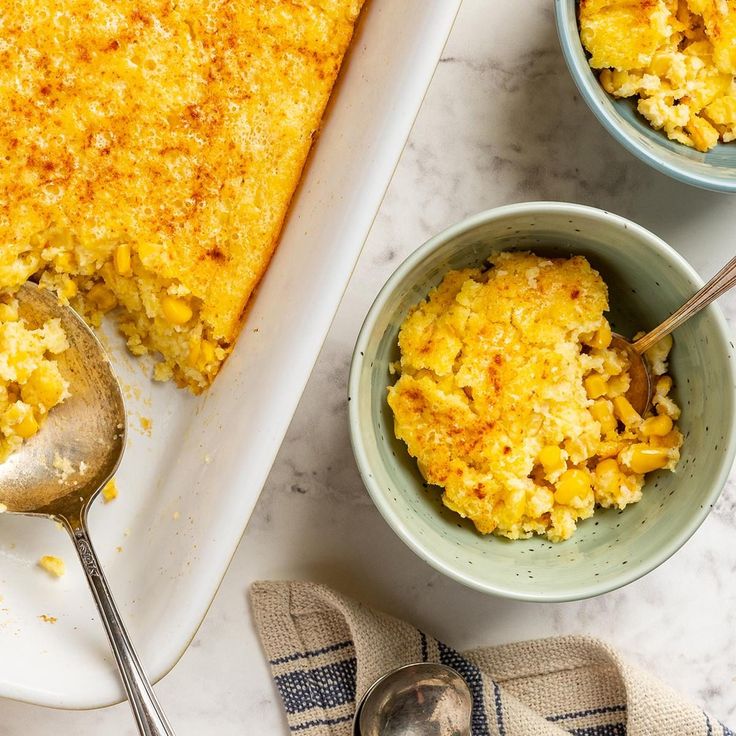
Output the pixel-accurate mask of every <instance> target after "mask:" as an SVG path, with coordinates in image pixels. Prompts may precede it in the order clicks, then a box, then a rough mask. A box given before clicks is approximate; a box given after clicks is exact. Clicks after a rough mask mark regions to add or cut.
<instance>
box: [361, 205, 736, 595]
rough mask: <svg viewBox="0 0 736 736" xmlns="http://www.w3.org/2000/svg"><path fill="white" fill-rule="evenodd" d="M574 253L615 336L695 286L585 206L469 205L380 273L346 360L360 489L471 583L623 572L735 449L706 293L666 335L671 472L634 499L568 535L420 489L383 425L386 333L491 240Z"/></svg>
mask: <svg viewBox="0 0 736 736" xmlns="http://www.w3.org/2000/svg"><path fill="white" fill-rule="evenodd" d="M519 249H521V250H531V251H533V252H535V253H539V254H548V255H570V254H581V255H584V256H586V257H587V258H588V260H589V261H590V262H591V263H592V265H593V266H594V267H595V268H596V269H597V270H598V271H599V272H600V273H601V275H602V276H603V278H604V280H605V281H606V283H607V284H608V287H609V292H610V302H611V313H610V314H609V319H610V321H611V323H612V325H613V327H614V329H615V330H616V331H618V332H620V333H622V334H624V335H630V334H633V333H634V332H635V331H636V330H638V329H647V328H650V327H653V326H655V325H656V324H657V323H659V322H660V321H661V320H662V319H664V318H665V317H666V316H668V315H669V314H670V313H671V312H673V311H674V310H675V308H676V307H678V306H679V305H680V304H682V303H683V302H684V301H685V300H686V299H687V298H688V297H689V296H690V295H691V294H692V293H693V292H694V291H695V290H696V289H697V288H698V287H699V286H700V285H701V281H700V279H699V278H698V276H697V274H696V273H695V272H694V271H693V269H692V268H691V267H690V266H689V265H688V264H687V263H686V262H685V260H684V259H683V258H682V257H681V256H679V255H678V254H677V253H676V252H675V251H674V250H673V249H672V248H670V247H669V246H668V245H667V244H665V243H664V242H663V241H662V240H660V239H659V238H657V237H656V236H655V235H653V234H652V233H650V232H648V231H647V230H645V229H644V228H642V227H639V226H638V225H636V224H634V223H632V222H629V221H627V220H625V219H623V218H621V217H618V216H616V215H612V214H609V213H607V212H602V211H600V210H596V209H593V208H590V207H583V206H579V205H570V204H562V203H554V202H547V203H528V204H521V205H513V206H509V207H501V208H499V209H495V210H490V211H488V212H483V213H481V214H479V215H476V216H474V217H471V218H469V219H467V220H465V221H463V222H461V223H459V224H458V225H455V226H454V227H451V228H449V229H448V230H446V231H445V232H443V233H440V234H439V235H437V236H436V237H434V238H432V239H431V240H430V241H428V242H427V243H425V244H424V245H423V246H421V247H420V248H419V249H418V250H417V251H415V252H414V253H413V254H412V255H411V256H409V258H408V259H407V260H406V261H404V263H402V264H401V265H400V266H399V268H398V269H397V270H396V272H395V273H394V274H393V276H391V278H390V279H389V280H388V282H387V283H386V285H385V286H384V287H383V289H382V291H381V292H380V294H379V295H378V297H377V299H376V301H375V302H374V304H373V306H372V307H371V309H370V312H369V313H368V316H367V318H366V321H365V323H364V325H363V328H362V330H361V333H360V336H359V338H358V341H357V345H356V348H355V354H354V356H353V363H352V366H351V372H350V382H349V393H350V399H351V401H350V431H351V438H352V442H353V449H354V451H355V457H356V459H357V463H358V467H359V469H360V472H361V475H362V477H363V480H364V482H365V484H366V487H367V489H368V491H369V493H370V494H371V496H372V498H373V500H374V502H375V503H376V506H377V507H378V509H379V510H380V512H381V513H382V514H383V516H384V518H385V519H386V520H387V521H388V523H389V524H390V525H391V527H392V528H393V529H394V531H395V532H396V533H397V534H398V535H399V536H400V537H401V538H402V539H403V540H404V541H405V542H406V543H407V544H408V545H409V547H411V548H412V549H413V550H414V551H415V552H416V553H417V554H418V555H419V556H420V557H422V558H424V559H425V560H426V561H427V562H428V563H429V564H431V565H433V566H434V567H435V568H437V569H438V570H440V571H441V572H443V573H445V574H447V575H449V576H450V577H453V578H455V579H456V580H459V581H460V582H462V583H465V584H466V585H469V586H471V587H473V588H477V589H478V590H481V591H485V592H488V593H495V594H498V595H502V596H508V597H512V598H519V599H525V600H545V601H561V600H574V599H579V598H585V597H589V596H593V595H597V594H599V593H603V592H606V591H609V590H612V589H614V588H617V587H620V586H622V585H625V584H626V583H629V582H631V581H633V580H636V579H637V578H638V577H640V576H642V575H644V574H645V573H647V572H649V571H650V570H652V569H654V568H655V567H657V565H659V564H661V563H662V562H663V561H664V560H666V559H667V558H668V557H669V556H670V555H672V554H673V553H674V552H675V551H676V550H677V549H678V548H679V547H680V546H681V545H682V544H684V543H685V541H686V540H687V539H688V538H689V537H690V536H691V535H692V534H693V533H694V532H695V530H696V529H697V528H698V527H699V526H700V524H701V523H702V522H703V520H704V519H705V517H706V516H707V515H708V513H709V512H710V510H711V508H712V507H713V504H714V503H715V501H716V499H717V498H718V495H719V494H720V492H721V489H722V488H723V486H724V485H725V482H726V479H727V477H728V473H729V470H730V468H731V465H732V463H733V458H734V452H735V451H736V420H735V418H734V417H735V416H736V412H735V411H734V409H735V407H734V403H735V402H734V384H735V382H736V377H735V373H734V358H733V353H732V348H731V346H730V344H729V337H728V330H727V326H726V322H725V319H724V318H723V315H722V314H721V312H720V310H719V309H718V307H717V306H715V305H712V306H711V307H709V308H708V309H706V310H705V311H704V312H701V313H700V315H698V316H697V317H695V318H693V319H692V320H690V321H689V322H688V323H687V324H685V325H684V326H683V327H681V328H680V329H679V330H678V331H677V333H676V334H675V347H674V349H673V352H672V355H671V361H670V371H671V374H672V376H673V378H674V380H675V386H676V388H675V393H674V397H675V399H676V400H677V401H678V403H679V404H680V406H681V407H682V417H681V420H680V428H681V429H682V431H683V432H684V434H685V443H684V445H683V448H682V457H681V460H680V463H679V465H678V468H677V472H676V473H668V472H659V473H655V474H652V475H651V476H649V479H648V481H647V483H646V486H645V489H644V498H643V499H642V500H641V501H640V502H639V503H637V504H635V505H633V506H630V507H628V508H627V509H625V510H624V511H623V512H619V511H617V510H600V509H599V510H597V511H596V513H595V515H594V517H593V518H591V519H588V520H586V521H584V522H582V523H581V524H580V525H579V528H578V531H577V532H576V533H575V535H574V536H573V537H572V539H570V540H568V541H566V542H562V543H559V544H552V543H550V542H548V541H547V540H546V539H543V538H539V537H536V538H532V539H527V540H518V541H513V542H512V541H509V540H506V539H503V538H500V537H496V536H492V535H489V536H482V535H480V534H479V533H477V532H476V531H475V529H474V527H473V525H472V524H471V523H469V522H468V521H466V520H463V519H462V518H461V517H460V516H458V515H457V514H455V513H453V512H452V511H450V510H449V509H447V508H445V507H444V506H443V505H442V502H441V499H440V496H441V490H440V489H438V488H436V487H432V486H429V487H425V484H424V482H423V479H422V477H421V475H420V474H419V472H418V470H417V466H416V462H415V461H414V460H413V459H412V458H411V457H410V456H409V454H408V452H407V450H406V447H405V445H404V444H403V443H401V442H400V441H398V440H396V439H395V438H394V434H393V417H392V415H391V411H390V409H389V407H388V404H387V401H386V388H387V386H388V385H389V384H391V383H392V382H393V381H394V380H395V377H393V376H392V375H391V373H390V371H389V365H390V363H392V362H393V361H396V360H397V359H398V348H397V336H398V330H399V326H400V324H401V322H402V321H403V319H404V318H405V316H406V314H407V312H408V311H409V310H410V309H411V307H412V306H414V305H415V304H417V303H418V302H419V301H421V300H422V299H424V298H425V297H426V295H427V292H428V291H429V290H430V289H431V288H432V287H433V286H435V285H436V284H437V283H439V281H441V279H442V277H443V276H444V274H445V273H446V272H447V271H448V270H451V269H456V268H464V267H469V266H478V265H479V264H482V263H483V261H484V260H485V259H486V258H487V257H488V256H489V254H490V253H492V252H496V251H499V250H519Z"/></svg>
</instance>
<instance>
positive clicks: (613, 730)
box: [570, 723, 626, 736]
mask: <svg viewBox="0 0 736 736" xmlns="http://www.w3.org/2000/svg"><path fill="white" fill-rule="evenodd" d="M570 734H571V736H626V724H625V723H608V724H606V725H605V726H590V727H589V728H573V729H572V731H570Z"/></svg>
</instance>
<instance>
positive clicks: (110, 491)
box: [102, 478, 118, 503]
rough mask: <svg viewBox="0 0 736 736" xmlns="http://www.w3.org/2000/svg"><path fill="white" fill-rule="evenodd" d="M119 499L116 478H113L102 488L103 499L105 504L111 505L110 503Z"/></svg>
mask: <svg viewBox="0 0 736 736" xmlns="http://www.w3.org/2000/svg"><path fill="white" fill-rule="evenodd" d="M117 497H118V485H117V483H116V482H115V478H111V479H110V480H109V481H108V482H107V483H105V485H104V487H103V488H102V498H103V499H104V501H105V503H110V501H114V500H115V499H116V498H117Z"/></svg>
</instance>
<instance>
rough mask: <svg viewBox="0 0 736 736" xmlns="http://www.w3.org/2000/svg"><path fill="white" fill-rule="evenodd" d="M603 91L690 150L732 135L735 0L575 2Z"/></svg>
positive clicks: (735, 122) (735, 126)
mask: <svg viewBox="0 0 736 736" xmlns="http://www.w3.org/2000/svg"><path fill="white" fill-rule="evenodd" d="M579 8H580V36H581V39H582V42H583V45H584V46H585V48H586V49H587V50H588V52H589V54H590V65H591V67H593V68H594V69H601V70H602V71H601V72H600V81H601V84H602V85H603V87H604V89H605V90H606V91H607V92H608V93H610V94H612V95H614V96H615V97H638V101H637V109H638V111H639V112H640V113H641V114H642V115H643V116H644V117H645V118H646V119H647V120H648V121H649V123H650V124H651V125H652V127H654V128H656V129H657V130H659V129H661V130H664V132H665V133H666V134H667V136H668V137H669V138H671V139H672V140H674V141H678V142H680V143H684V144H685V145H686V146H691V147H693V148H696V149H697V150H698V151H708V150H710V149H711V148H713V147H714V146H715V145H716V144H717V143H718V142H719V141H732V140H734V138H736V81H735V78H734V75H736V0H580V6H579Z"/></svg>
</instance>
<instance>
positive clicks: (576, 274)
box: [388, 252, 683, 542]
mask: <svg viewBox="0 0 736 736" xmlns="http://www.w3.org/2000/svg"><path fill="white" fill-rule="evenodd" d="M489 263H490V266H491V268H490V269H489V270H481V269H466V270H459V271H451V272H450V273H448V274H447V275H446V276H445V278H444V279H443V281H442V282H441V283H440V285H439V286H437V287H436V288H435V289H433V290H432V291H431V292H430V294H429V296H428V297H427V299H426V300H425V301H423V302H422V303H420V304H418V305H417V306H416V307H415V308H414V309H413V310H412V311H411V312H410V314H409V315H408V316H407V317H406V319H405V321H404V322H403V324H402V325H401V329H400V332H399V349H400V356H401V357H400V361H399V363H398V364H397V365H396V366H394V370H396V371H398V372H399V373H400V376H399V378H398V380H397V381H396V383H395V384H394V385H393V386H390V387H389V389H388V403H389V405H390V407H391V409H392V411H393V414H394V421H395V433H396V437H397V438H398V439H400V440H403V441H404V442H405V443H406V445H407V447H408V450H409V453H410V454H411V455H412V456H413V457H415V458H416V460H417V463H418V466H419V469H420V471H421V473H422V475H423V476H424V478H425V479H426V481H427V482H428V483H430V484H434V485H437V486H441V487H442V488H443V491H444V492H443V496H442V498H443V502H444V503H445V505H446V506H447V507H449V508H450V509H452V510H453V511H456V512H457V513H459V514H460V515H461V516H464V517H467V518H469V519H470V520H472V521H473V523H474V524H475V526H476V527H477V529H478V530H479V531H480V532H482V533H484V534H487V533H491V532H493V533H496V534H499V535H502V536H505V537H509V538H511V539H519V538H524V537H529V536H531V535H532V534H541V535H546V536H547V537H548V538H549V539H550V540H552V541H555V542H557V541H561V540H565V539H568V538H569V537H570V536H571V535H572V533H573V532H574V531H575V528H576V524H577V523H578V521H580V520H582V519H586V518H588V517H590V516H592V514H593V512H594V509H595V507H596V506H603V507H617V508H619V509H623V508H625V507H626V506H627V505H628V504H630V503H635V502H636V501H638V500H640V499H641V496H642V486H643V484H644V476H645V474H646V473H649V472H651V471H653V470H657V469H662V468H664V469H668V470H673V469H674V468H675V465H676V464H677V461H678V460H679V456H680V452H679V448H680V446H681V445H682V441H683V437H682V434H681V433H680V431H679V430H678V429H677V427H676V426H675V422H676V420H677V419H678V418H679V415H680V410H679V408H678V407H677V405H676V404H675V403H674V401H673V400H672V399H671V398H670V396H669V392H670V389H671V387H672V380H671V378H670V377H669V376H668V375H667V374H666V371H667V355H668V353H669V350H670V347H671V344H672V342H671V339H669V338H666V339H665V340H663V341H662V342H660V343H659V344H658V345H656V346H654V348H652V350H651V352H650V353H649V354H648V356H647V358H648V360H649V363H650V366H651V369H652V371H653V373H654V375H656V376H657V379H656V392H655V396H654V401H653V407H654V409H653V411H651V412H650V413H649V414H648V415H647V416H644V417H642V416H640V415H639V414H638V413H637V412H636V411H635V410H634V408H633V407H632V406H631V404H630V403H629V401H628V400H627V399H626V397H625V395H624V394H625V393H626V391H627V389H628V387H629V376H628V369H629V365H628V359H627V357H626V355H625V353H623V352H619V351H616V350H613V349H611V348H610V347H609V346H610V344H611V327H610V324H609V323H608V321H607V320H606V318H605V316H604V312H606V311H607V310H608V293H607V292H608V290H607V287H606V285H605V283H604V282H603V279H602V278H601V277H600V275H599V274H598V273H597V272H596V271H595V270H593V269H592V268H591V266H590V265H589V263H588V262H587V260H586V259H585V258H583V257H580V256H576V257H573V258H569V259H546V258H541V257H538V256H536V255H533V254H531V253H518V252H517V253H501V254H498V255H495V256H493V257H492V258H491V259H490V260H489Z"/></svg>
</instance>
